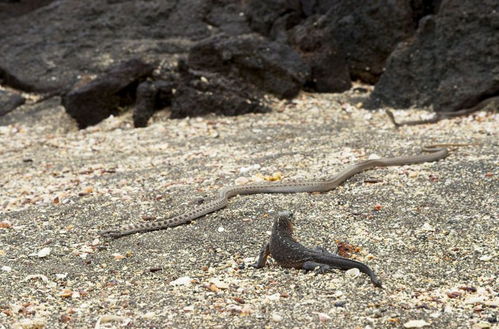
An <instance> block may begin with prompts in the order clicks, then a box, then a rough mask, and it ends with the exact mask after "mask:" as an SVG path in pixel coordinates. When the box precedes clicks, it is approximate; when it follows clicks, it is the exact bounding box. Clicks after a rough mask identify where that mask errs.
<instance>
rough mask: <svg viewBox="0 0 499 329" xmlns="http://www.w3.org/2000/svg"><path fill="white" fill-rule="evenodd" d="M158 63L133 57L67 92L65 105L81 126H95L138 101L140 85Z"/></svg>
mask: <svg viewBox="0 0 499 329" xmlns="http://www.w3.org/2000/svg"><path fill="white" fill-rule="evenodd" d="M153 70H154V65H152V64H148V63H146V62H144V61H142V60H139V59H132V60H129V61H126V62H123V63H121V64H119V65H116V66H114V67H112V68H110V69H109V71H108V72H107V73H106V74H103V75H101V76H99V77H97V78H96V79H94V80H92V81H91V82H89V83H88V84H86V85H84V86H82V87H76V88H75V89H73V90H71V91H70V92H69V93H68V94H66V95H65V96H64V97H63V99H62V104H63V105H64V107H65V108H66V112H67V113H68V114H69V115H71V116H72V117H73V118H74V119H75V120H76V121H77V122H78V125H79V127H80V128H85V127H87V126H90V125H94V124H97V123H99V122H100V121H102V120H104V119H105V118H107V117H108V116H110V115H111V114H117V113H118V107H120V106H127V105H130V104H132V103H133V102H134V101H135V93H136V89H137V86H138V84H139V83H140V82H141V81H142V80H144V79H145V78H146V77H148V76H151V74H152V71H153Z"/></svg>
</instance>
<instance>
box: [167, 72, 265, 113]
mask: <svg viewBox="0 0 499 329" xmlns="http://www.w3.org/2000/svg"><path fill="white" fill-rule="evenodd" d="M179 70H180V74H181V78H180V83H179V85H178V87H177V89H176V90H175V94H174V97H173V100H172V106H171V118H183V117H187V116H189V117H194V116H201V115H206V114H208V113H216V114H223V115H239V114H245V113H263V112H269V111H270V108H268V107H267V106H265V105H264V104H263V103H262V101H261V99H262V96H263V95H262V93H261V92H260V91H259V90H257V89H256V88H255V87H254V86H253V85H251V84H248V83H247V82H245V81H244V80H237V79H236V78H230V77H227V76H226V75H224V74H220V73H217V72H207V71H196V70H192V69H189V68H188V67H187V65H185V64H184V63H183V62H180V63H179Z"/></svg>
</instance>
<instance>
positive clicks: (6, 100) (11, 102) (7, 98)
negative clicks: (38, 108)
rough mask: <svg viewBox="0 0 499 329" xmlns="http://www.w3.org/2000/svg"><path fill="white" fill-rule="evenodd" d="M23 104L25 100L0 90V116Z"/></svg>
mask: <svg viewBox="0 0 499 329" xmlns="http://www.w3.org/2000/svg"><path fill="white" fill-rule="evenodd" d="M25 102H26V99H25V98H24V97H22V96H21V95H18V94H14V93H10V92H8V91H4V90H0V116H2V115H5V114H7V113H9V112H10V111H12V110H14V109H15V108H16V107H18V106H20V105H23V104H24V103H25Z"/></svg>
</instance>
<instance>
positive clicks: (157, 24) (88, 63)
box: [0, 0, 249, 92]
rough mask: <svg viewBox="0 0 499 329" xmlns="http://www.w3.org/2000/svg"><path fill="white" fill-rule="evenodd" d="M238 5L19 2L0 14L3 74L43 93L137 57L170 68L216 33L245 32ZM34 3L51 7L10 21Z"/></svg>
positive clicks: (145, 0)
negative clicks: (165, 63)
mask: <svg viewBox="0 0 499 329" xmlns="http://www.w3.org/2000/svg"><path fill="white" fill-rule="evenodd" d="M239 2H240V1H228V0H217V1H213V0H136V1H135V0H133V1H132V0H109V1H102V0H85V1H81V0H64V1H53V2H52V1H49V0H38V1H35V0H22V1H20V2H19V3H14V4H11V3H9V4H5V7H6V8H3V7H1V8H0V40H1V42H0V68H3V69H4V70H5V71H7V72H9V74H10V75H11V76H13V77H15V78H16V80H17V81H18V82H21V83H20V84H18V85H17V86H13V87H15V88H18V89H22V90H24V91H43V92H47V91H54V90H59V89H60V90H63V89H64V88H65V87H66V86H72V85H73V84H74V83H76V82H77V81H78V77H79V76H81V75H84V74H90V75H99V74H102V73H104V72H106V70H107V68H108V66H109V63H113V62H116V63H118V62H121V61H126V60H129V59H132V58H136V57H140V58H143V59H144V60H147V61H148V62H156V61H159V60H166V61H171V62H174V61H175V59H176V57H177V56H178V55H185V54H186V53H187V52H188V50H189V48H190V47H191V45H192V43H193V42H195V41H197V40H201V39H203V38H206V37H209V36H211V35H214V34H217V33H220V32H221V31H223V32H225V33H228V34H239V33H243V32H244V31H248V30H249V28H248V27H247V23H246V21H245V17H244V16H241V15H240V12H241V10H240V9H238V8H239V7H238V6H239ZM37 3H38V4H42V5H46V4H49V5H46V6H42V7H40V6H39V8H37V10H34V11H30V12H27V11H24V12H23V13H24V14H23V15H21V16H18V17H14V8H15V7H16V8H17V7H18V6H21V5H23V4H32V5H33V6H35V5H36V4H37ZM4 10H5V11H4ZM7 11H8V12H7ZM4 13H5V16H6V17H2V15H4ZM19 86H21V87H23V88H20V87H19ZM24 86H26V87H28V89H29V90H28V89H26V88H24Z"/></svg>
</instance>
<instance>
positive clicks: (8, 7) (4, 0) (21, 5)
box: [0, 0, 54, 21]
mask: <svg viewBox="0 0 499 329" xmlns="http://www.w3.org/2000/svg"><path fill="white" fill-rule="evenodd" d="M53 1H54V0H22V1H21V0H1V1H0V21H4V20H7V19H9V18H13V17H18V16H22V15H24V14H27V13H29V12H32V11H33V10H35V9H38V8H40V7H43V6H46V5H48V4H50V3H51V2H53Z"/></svg>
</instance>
